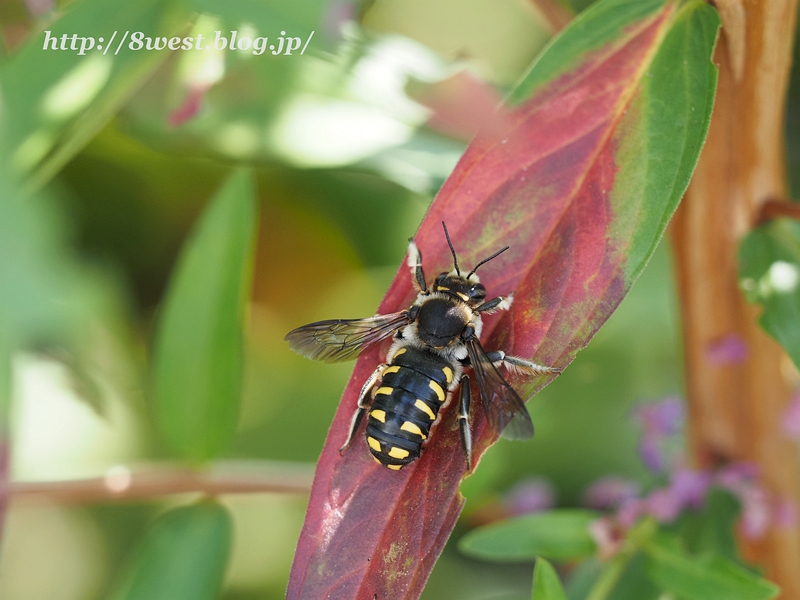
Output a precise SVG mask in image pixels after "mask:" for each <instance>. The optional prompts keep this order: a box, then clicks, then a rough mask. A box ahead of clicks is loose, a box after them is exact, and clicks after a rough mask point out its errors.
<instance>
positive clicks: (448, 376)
mask: <svg viewBox="0 0 800 600" xmlns="http://www.w3.org/2000/svg"><path fill="white" fill-rule="evenodd" d="M442 373H444V376H445V378H446V379H447V383H452V382H453V369H451V368H450V367H442Z"/></svg>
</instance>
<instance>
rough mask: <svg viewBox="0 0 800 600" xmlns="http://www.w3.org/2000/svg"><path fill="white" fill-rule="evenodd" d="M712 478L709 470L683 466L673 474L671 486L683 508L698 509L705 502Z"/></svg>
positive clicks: (671, 490)
mask: <svg viewBox="0 0 800 600" xmlns="http://www.w3.org/2000/svg"><path fill="white" fill-rule="evenodd" d="M711 480H712V477H711V473H709V472H707V471H695V470H693V469H685V468H682V469H678V470H676V471H675V472H674V473H673V474H672V479H671V480H670V484H669V488H670V492H671V493H672V494H673V496H675V499H676V500H677V502H678V503H679V504H680V506H681V508H687V507H688V508H693V509H695V510H696V509H699V508H701V507H702V506H703V504H704V503H705V500H706V495H707V494H708V489H709V488H710V487H711Z"/></svg>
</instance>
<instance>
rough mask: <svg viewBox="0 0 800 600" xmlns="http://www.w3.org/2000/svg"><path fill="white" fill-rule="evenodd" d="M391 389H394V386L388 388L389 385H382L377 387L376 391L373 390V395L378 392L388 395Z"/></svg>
mask: <svg viewBox="0 0 800 600" xmlns="http://www.w3.org/2000/svg"><path fill="white" fill-rule="evenodd" d="M393 391H394V388H390V387H386V386H384V387H379V388H378V389H377V391H376V392H375V395H376V396H377V395H378V394H386V395H387V396H388V395H390V394H391V393H392V392H393Z"/></svg>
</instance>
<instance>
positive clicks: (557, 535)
mask: <svg viewBox="0 0 800 600" xmlns="http://www.w3.org/2000/svg"><path fill="white" fill-rule="evenodd" d="M596 518H597V513H594V512H591V511H586V510H572V509H563V510H551V511H547V512H541V513H537V514H533V515H528V516H524V517H516V518H513V519H508V520H506V521H502V522H500V523H495V524H492V525H487V526H485V527H479V528H477V529H475V530H474V531H471V532H470V533H468V534H467V535H465V536H464V537H463V538H461V540H460V541H459V544H458V547H459V549H460V550H461V551H462V552H463V553H464V554H466V555H468V556H472V557H474V558H480V559H483V560H492V561H526V560H534V559H535V558H536V557H537V556H544V557H547V558H548V559H550V560H556V561H565V560H575V559H578V558H584V557H587V556H590V555H591V554H592V553H594V551H595V549H596V547H595V543H594V541H593V540H592V538H591V536H590V535H589V524H590V523H591V522H592V521H594V520H595V519H596Z"/></svg>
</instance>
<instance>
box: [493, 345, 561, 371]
mask: <svg viewBox="0 0 800 600" xmlns="http://www.w3.org/2000/svg"><path fill="white" fill-rule="evenodd" d="M486 356H488V357H489V360H491V361H492V363H493V364H494V366H496V367H499V366H500V365H503V366H504V367H505V368H506V369H508V370H509V371H510V372H512V373H519V374H520V375H528V376H529V377H534V376H536V375H545V374H547V373H560V372H561V369H559V368H557V367H546V366H544V365H540V364H538V363H535V362H532V361H530V360H525V359H524V358H519V357H518V356H507V355H506V353H505V352H503V351H502V350H495V351H494V352H487V353H486Z"/></svg>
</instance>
